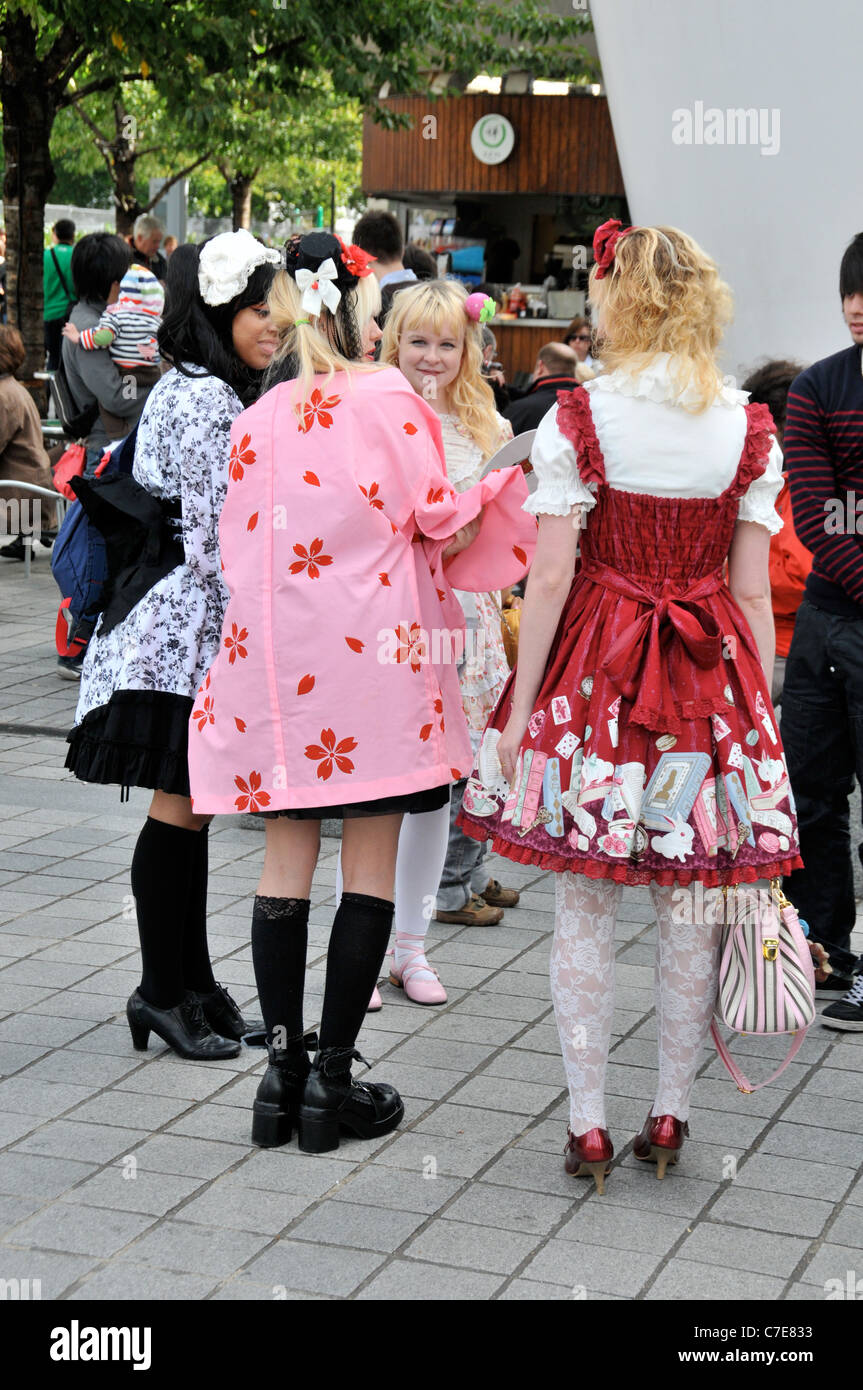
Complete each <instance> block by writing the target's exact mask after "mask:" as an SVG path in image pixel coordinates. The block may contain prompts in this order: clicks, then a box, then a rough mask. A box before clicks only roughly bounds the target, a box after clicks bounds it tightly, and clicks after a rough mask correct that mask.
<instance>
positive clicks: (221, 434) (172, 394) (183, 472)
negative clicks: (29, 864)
mask: <svg viewBox="0 0 863 1390" xmlns="http://www.w3.org/2000/svg"><path fill="white" fill-rule="evenodd" d="M186 370H188V371H190V372H195V373H199V372H200V369H199V368H196V367H194V366H192V365H188V366H187V367H186ZM242 409H243V405H242V402H241V401H240V398H239V397H238V396H237V395H236V393H235V392H234V391H232V390H231V388H230V386H228V385H227V384H226V383H225V382H224V381H222V380H220V378H218V377H215V376H209V375H195V376H191V377H189V376H185V375H183V373H182V372H179V371H177V370H176V369H175V368H173V369H172V370H171V371H169V372H168V373H166V375H165V376H164V377H162V379H161V381H159V382H158V383H157V385H156V386H155V387H154V388H153V391H152V392H151V394H150V397H149V399H148V400H147V403H146V405H145V407H144V412H143V414H142V416H141V421H140V424H139V426H138V434H137V438H136V440H135V462H134V468H133V477H134V478H135V480H136V481H137V482H138V483H140V484H141V486H142V487H144V488H146V489H147V491H148V492H150V493H152V494H153V495H154V496H156V497H159V498H160V499H163V500H165V501H172V500H179V502H180V504H181V508H182V518H181V520H180V521H179V522H177V523H176V525H177V526H178V527H181V533H180V534H181V539H182V546H183V552H184V560H183V562H182V563H180V564H178V565H177V567H176V568H175V569H173V570H171V572H170V573H169V574H167V575H166V576H165V577H164V578H163V579H160V580H159V581H158V582H157V583H156V584H154V586H153V587H152V588H151V589H149V590H148V591H147V593H145V594H144V596H143V597H142V598H141V599H140V600H139V601H138V602H137V603H136V604H135V606H134V608H133V609H132V610H131V612H130V613H129V614H128V616H127V617H126V618H125V619H124V620H123V621H122V622H121V623H119V624H118V625H117V626H116V627H114V628H112V629H111V631H110V632H107V633H102V632H101V627H102V621H103V620H102V619H100V625H99V627H97V629H96V632H95V634H94V636H93V638H92V640H91V642H90V645H89V647H88V649H87V654H86V657H85V659H84V666H83V670H82V673H81V693H80V697H79V700H78V708H77V711H76V714H75V727H74V729H73V730H72V732H71V733H70V734H69V738H68V741H69V744H70V745H71V746H70V749H69V752H68V754H67V757H66V766H67V767H68V768H71V770H72V771H73V772H74V773H75V775H76V776H77V777H79V778H81V779H82V780H83V781H85V782H106V783H111V782H116V783H119V784H120V785H121V786H126V787H129V786H138V787H153V788H156V789H159V790H161V791H166V792H172V793H175V794H178V795H182V796H188V795H189V774H188V765H187V761H188V724H189V716H190V714H191V711H192V705H193V703H194V697H195V695H196V693H197V691H198V688H199V686H200V685H201V682H202V681H203V679H204V676H205V675H206V672H207V670H208V668H209V666H210V665H211V663H212V661H213V659H214V657H215V655H216V652H217V651H218V649H219V641H220V637H221V629H222V619H223V617H224V613H225V608H226V606H227V601H228V593H227V590H226V588H225V585H224V581H223V579H222V574H221V559H220V555H219V514H220V512H221V509H222V504H223V502H224V500H225V493H226V491H227V486H228V468H229V455H230V434H231V424H232V423H233V421H234V419H235V418H236V417H237V415H239V414H240V411H241V410H242Z"/></svg>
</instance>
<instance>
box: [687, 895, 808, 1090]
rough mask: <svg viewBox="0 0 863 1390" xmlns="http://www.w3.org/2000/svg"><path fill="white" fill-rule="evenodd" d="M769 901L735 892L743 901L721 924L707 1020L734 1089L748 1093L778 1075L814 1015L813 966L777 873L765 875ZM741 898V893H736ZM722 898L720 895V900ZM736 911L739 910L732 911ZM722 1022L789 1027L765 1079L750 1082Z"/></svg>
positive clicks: (776, 1029) (750, 1029)
mask: <svg viewBox="0 0 863 1390" xmlns="http://www.w3.org/2000/svg"><path fill="white" fill-rule="evenodd" d="M770 892H771V896H772V899H773V901H772V902H771V903H770V904H769V905H765V904H764V903H763V902H762V901H761V897H762V895H761V894H759V895H758V899H757V907H756V908H755V910H753V901H754V900H753V895H751V894H747V895H741V896H742V901H743V903H744V904H746V905H747V908H748V910H745V911H744V913H743V915H742V919H741V920H739V921H737V920H735V921H731V922H729V921H728V920H727V917H728V913H727V912H726V922H725V925H724V926H723V928H722V942H721V947H720V957H719V991H718V995H717V1000H716V1009H715V1013H714V1021H713V1023H712V1024H711V1026H710V1031H711V1034H712V1035H713V1041H714V1043H715V1044H716V1050H717V1052H718V1053H719V1056H720V1057H721V1058H722V1061H723V1062H724V1063H725V1065H726V1067H727V1068H728V1070H729V1072H730V1073H731V1076H732V1077H733V1079H734V1080H735V1081H736V1082H737V1089H738V1090H739V1091H744V1092H746V1093H747V1094H750V1093H751V1092H752V1091H758V1090H760V1088H761V1087H762V1086H768V1085H769V1084H770V1082H771V1081H775V1080H776V1078H777V1076H781V1074H782V1072H784V1070H785V1068H786V1067H787V1066H788V1063H789V1062H790V1061H791V1059H792V1058H793V1057H794V1056H795V1055H796V1054H797V1052H798V1051H799V1050H800V1047H801V1046H802V1044H803V1039H804V1038H805V1036H806V1031H807V1029H808V1028H809V1025H810V1024H811V1023H812V1022H813V1021H814V1019H815V972H814V970H813V967H812V957H811V955H810V952H809V946H808V944H807V941H806V937H805V936H804V935H803V929H802V927H801V926H800V921H799V919H798V916H797V912H796V910H795V909H794V907H793V906H792V905H791V903H790V902H789V901H788V899H787V898H786V897H785V894H784V893H783V892H782V888H781V886H780V882H779V879H778V878H774V879H771V880H770ZM737 901H738V902H740V901H741V897H738V898H737ZM727 903H728V898H727V895H726V906H727ZM738 915H739V914H738ZM717 1023H724V1024H725V1026H726V1027H728V1028H732V1029H733V1030H734V1032H735V1033H740V1034H745V1033H764V1034H768V1033H792V1034H793V1035H794V1036H793V1040H792V1043H791V1046H790V1048H789V1050H788V1055H787V1056H786V1058H785V1061H784V1062H783V1063H782V1065H781V1067H779V1068H778V1070H776V1071H775V1072H774V1073H773V1075H772V1076H768V1078H767V1080H766V1081H759V1082H758V1084H757V1085H755V1086H753V1085H752V1084H751V1083H750V1082H749V1081H747V1079H746V1077H745V1076H744V1075H743V1072H742V1071H741V1070H740V1068H739V1067H738V1066H737V1064H736V1062H735V1061H734V1060H733V1058H732V1056H731V1053H730V1052H729V1051H728V1047H727V1044H726V1043H725V1040H724V1039H723V1037H722V1034H721V1033H720V1031H719V1028H718V1027H717Z"/></svg>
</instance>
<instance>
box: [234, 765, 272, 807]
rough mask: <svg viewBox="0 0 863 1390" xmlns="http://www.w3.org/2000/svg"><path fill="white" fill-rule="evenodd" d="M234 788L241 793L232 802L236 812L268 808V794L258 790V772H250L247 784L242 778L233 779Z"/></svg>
mask: <svg viewBox="0 0 863 1390" xmlns="http://www.w3.org/2000/svg"><path fill="white" fill-rule="evenodd" d="M234 786H235V787H237V788H238V789H239V790H240V792H242V795H241V796H238V797H237V799H236V801H235V802H234V805H235V806H236V808H237V810H238V811H260V810H261V808H262V807H264V806H269V804H270V793H269V792H262V791H261V790H260V787H261V774H260V772H250V773H249V780H248V782H246V781H245V780H244V779H243V778H242V777H239V776H237V777H235V778H234Z"/></svg>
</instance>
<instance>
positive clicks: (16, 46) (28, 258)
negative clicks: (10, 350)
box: [0, 13, 56, 377]
mask: <svg viewBox="0 0 863 1390" xmlns="http://www.w3.org/2000/svg"><path fill="white" fill-rule="evenodd" d="M4 29H5V39H4V43H3V62H2V67H0V103H2V107H3V151H4V154H5V157H6V174H5V177H4V180H3V214H4V221H5V224H6V234H7V238H8V240H7V246H6V263H7V266H8V272H7V281H6V295H7V301H8V317H9V322H10V324H14V325H15V326H16V327H17V328H18V331H19V332H20V334H21V337H22V338H23V340H24V347H25V349H26V353H27V356H26V358H25V361H24V365H23V367H22V369H21V375H22V376H24V377H27V376H32V375H33V373H34V372H36V371H41V370H42V368H43V367H44V365H45V346H44V328H43V326H42V324H43V320H42V308H43V296H42V261H43V251H44V241H43V227H44V222H45V203H46V201H47V198H48V194H49V193H50V191H51V188H52V187H53V184H54V166H53V164H52V163H51V128H52V126H53V124H54V116H55V114H56V105H55V94H54V91H53V89H52V87H51V85H50V84H49V83H47V82H46V81H45V76H44V73H43V71H42V65H41V63H40V61H39V59H38V58H37V56H36V33H35V31H34V29H33V27H32V25H31V23H30V20H29V19H28V18H27V17H26V16H25V15H23V14H21V13H18V14H14V15H11V16H7V18H6V22H5V25H4Z"/></svg>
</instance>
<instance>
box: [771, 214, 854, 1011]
mask: <svg viewBox="0 0 863 1390" xmlns="http://www.w3.org/2000/svg"><path fill="white" fill-rule="evenodd" d="M839 293H840V295H841V298H842V312H843V314H844V317H845V322H846V324H847V325H848V328H849V330H850V333H851V338H852V340H853V345H852V346H851V347H850V348H846V349H845V350H844V351H842V352H837V353H834V354H833V356H832V357H825V358H824V359H822V361H820V362H816V363H815V364H814V366H812V367H809V368H808V369H807V370H806V371H805V372H801V374H800V376H798V377H797V378H796V379H795V381H794V382H793V384H792V386H791V390H790V392H789V394H788V416H787V422H786V426H785V439H784V449H785V461H786V465H787V469H788V481H789V487H790V492H791V506H792V511H793V515H794V527H795V530H796V532H797V535H798V536H799V538H800V540H801V541H802V542H803V544H804V545H805V546H806V547H807V548H808V549H809V550H811V551H812V553H813V556H814V560H813V565H812V571H811V573H810V575H809V578H808V579H807V581H806V590H805V594H804V598H803V602H802V603H801V605H800V608H799V609H798V612H797V620H796V623H795V626H794V636H793V638H792V641H791V650H790V652H789V654H788V665H787V669H786V673H785V687H784V690H783V693H782V740H783V743H784V745H785V754H786V759H787V762H788V775H789V777H790V779H791V787H792V790H793V792H794V795H795V798H796V801H797V815H798V820H799V829H800V852H801V855H802V857H803V860H804V862H805V866H806V867H805V868H803V869H798V870H796V872H795V873H793V874H791V875H790V876H789V877H788V879H787V880H786V883H785V889H786V891H787V893H788V896H789V897H790V898H791V900H792V902H793V903H794V905H795V907H796V908H797V910H798V911H799V913H800V916H801V917H803V918H805V919H806V921H807V922H808V923H809V926H810V930H811V934H812V936H813V938H815V939H816V940H818V941H820V942H822V944H823V945H824V946H825V947H826V948H827V951H828V954H829V957H830V961H831V964H832V966H833V971H834V973H833V975H832V976H829V977H828V980H827V982H826V987H825V986H819V993H821V994H827V993H829V994H832V996H833V999H834V1001H835V1002H834V1003H832V1004H831V1005H830V1007H829V1008H828V1009H826V1010H825V1012H824V1014H823V1015H822V1017H823V1020H824V1023H825V1024H827V1025H828V1026H829V1027H833V1028H840V1029H843V1030H852V1031H855V1032H856V1031H863V974H859V973H858V974H857V977H856V979H854V978H853V975H854V973H855V970H859V962H858V961H857V960H856V958H855V957H854V955H853V954H852V953H851V951H850V950H849V947H850V939H851V930H852V928H853V926H854V919H855V902H854V873H853V865H852V859H851V829H850V816H849V801H848V799H849V796H850V794H851V791H852V788H853V785H854V776H855V773H856V775H857V780H858V782H859V783H860V784H861V785H863V232H861V233H860V234H859V235H858V236H856V237H855V238H854V240H853V241H852V242H851V244H850V245H849V246H848V248H847V250H846V252H845V254H844V256H843V258H842V264H841V267H840V271H839ZM858 499H859V500H858ZM858 853H860V855H861V859H863V845H861V846H860V847H859V848H858ZM840 994H844V998H841V999H840V998H839V995H840Z"/></svg>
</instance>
